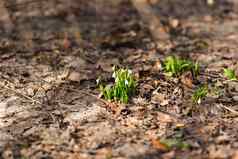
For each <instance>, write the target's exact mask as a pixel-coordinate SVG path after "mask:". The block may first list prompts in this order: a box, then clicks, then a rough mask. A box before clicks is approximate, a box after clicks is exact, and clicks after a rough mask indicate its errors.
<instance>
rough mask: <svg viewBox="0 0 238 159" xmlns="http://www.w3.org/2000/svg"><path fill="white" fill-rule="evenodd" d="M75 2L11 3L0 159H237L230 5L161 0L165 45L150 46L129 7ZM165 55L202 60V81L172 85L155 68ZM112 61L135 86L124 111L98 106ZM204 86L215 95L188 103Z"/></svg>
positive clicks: (2, 68)
mask: <svg viewBox="0 0 238 159" xmlns="http://www.w3.org/2000/svg"><path fill="white" fill-rule="evenodd" d="M22 1H24V0H22ZM22 1H20V2H22ZM71 1H72V2H71V3H70V4H71V5H66V4H65V2H64V1H53V0H52V1H50V2H49V1H41V3H40V4H39V3H37V4H36V3H32V4H25V5H21V6H20V5H15V6H14V7H9V11H10V12H12V15H11V17H12V18H13V20H14V26H15V27H14V29H13V30H12V31H11V32H9V31H6V29H5V28H3V27H1V31H0V35H1V37H0V92H1V93H0V159H1V158H3V159H5V158H6V159H8V158H14V159H28V158H33V159H43V158H44V159H51V158H52V159H53V158H54V159H61V158H62V159H63V158H69V159H159V158H162V159H175V158H176V159H208V158H209V159H238V118H237V117H238V113H237V112H238V83H237V82H236V81H226V80H225V79H224V77H223V75H222V73H223V68H225V67H230V68H233V69H235V70H236V73H238V62H237V61H238V48H237V46H238V12H236V6H234V4H233V3H232V2H233V1H232V0H230V1H229V2H228V1H226V0H217V1H214V2H215V3H214V4H213V5H210V6H209V5H208V4H206V2H205V0H183V1H181V0H174V1H169V0H161V1H160V2H159V3H158V4H154V6H153V8H154V9H155V11H156V13H157V14H158V16H159V17H160V18H161V21H162V23H163V24H164V27H165V28H166V29H167V30H168V32H169V35H170V39H167V40H164V41H163V40H161V41H156V42H154V41H153V40H152V39H151V35H150V34H149V31H148V29H147V26H146V24H144V23H143V22H142V21H141V19H140V17H139V15H138V14H137V12H136V10H135V9H134V8H133V7H132V5H131V4H130V2H128V1H127V0H124V1H122V2H121V3H120V4H119V5H118V6H116V7H115V6H114V5H113V4H111V3H105V2H104V3H99V2H97V3H96V2H92V1H89V2H87V1H83V0H82V1H81V0H77V1H74V0H71ZM234 1H235V0H234ZM39 6H40V7H39ZM1 26H3V25H1ZM171 54H174V55H177V56H180V57H184V58H189V59H191V60H194V61H198V62H199V63H200V65H201V74H200V75H199V77H198V79H196V80H191V79H190V78H189V77H188V76H187V75H186V74H183V75H182V76H181V77H179V78H167V77H166V76H165V74H164V73H163V70H162V68H161V63H162V61H163V60H164V59H165V57H167V56H168V55H171ZM113 65H118V66H120V67H127V68H130V69H132V70H133V72H134V74H135V76H136V78H137V83H138V86H137V94H136V95H135V96H134V97H132V99H131V100H130V102H129V104H119V103H109V102H106V101H105V100H103V99H99V98H98V95H99V90H98V88H97V85H96V79H97V78H98V77H102V79H103V80H104V81H108V82H109V81H111V80H112V78H111V73H112V66H113ZM201 83H210V84H212V83H215V84H216V86H217V87H218V88H219V92H220V94H219V95H217V94H212V93H211V94H210V95H209V96H208V97H207V98H206V99H205V100H203V101H202V103H201V104H193V102H192V100H191V96H192V93H193V92H194V90H195V88H197V87H198V85H199V84H201ZM162 139H169V140H171V141H173V142H178V143H177V144H176V145H177V146H174V147H172V148H165V146H164V145H163V144H162V142H161V140H162ZM184 145H186V146H184Z"/></svg>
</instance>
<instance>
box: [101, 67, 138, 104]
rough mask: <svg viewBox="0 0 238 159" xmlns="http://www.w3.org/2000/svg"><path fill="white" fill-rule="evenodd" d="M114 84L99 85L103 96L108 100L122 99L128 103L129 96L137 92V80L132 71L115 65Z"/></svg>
mask: <svg viewBox="0 0 238 159" xmlns="http://www.w3.org/2000/svg"><path fill="white" fill-rule="evenodd" d="M112 77H113V78H114V84H113V85H106V86H104V85H102V84H100V85H99V89H100V91H101V93H102V95H103V97H104V98H105V99H107V100H110V101H111V100H115V101H118V100H119V101H121V102H122V103H128V100H129V97H130V96H131V95H133V94H134V93H135V89H136V81H135V79H134V77H133V75H132V71H131V70H128V69H117V68H115V67H113V75H112Z"/></svg>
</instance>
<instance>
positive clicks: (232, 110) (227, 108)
mask: <svg viewBox="0 0 238 159" xmlns="http://www.w3.org/2000/svg"><path fill="white" fill-rule="evenodd" d="M220 107H222V108H224V109H226V110H228V111H230V112H231V113H233V114H235V115H238V111H236V110H234V109H232V108H229V107H227V106H225V105H223V104H222V105H220Z"/></svg>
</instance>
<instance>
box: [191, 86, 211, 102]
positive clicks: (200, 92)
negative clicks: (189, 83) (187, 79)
mask: <svg viewBox="0 0 238 159" xmlns="http://www.w3.org/2000/svg"><path fill="white" fill-rule="evenodd" d="M207 94H208V88H207V86H201V87H199V88H198V89H197V90H196V91H195V92H194V93H193V96H192V100H193V102H194V103H197V104H200V103H201V101H202V99H203V98H205V97H206V96H207Z"/></svg>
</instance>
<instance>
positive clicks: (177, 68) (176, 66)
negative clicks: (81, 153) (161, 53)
mask: <svg viewBox="0 0 238 159" xmlns="http://www.w3.org/2000/svg"><path fill="white" fill-rule="evenodd" d="M164 68H165V71H166V72H167V74H168V75H169V76H179V75H181V74H182V73H184V72H186V71H191V72H192V73H193V75H194V76H197V75H198V74H199V64H198V63H193V62H192V61H190V60H185V59H180V58H178V57H175V56H168V57H167V58H166V59H165V62H164Z"/></svg>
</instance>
